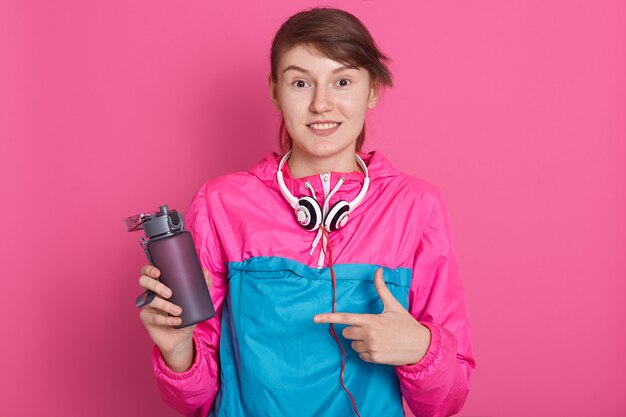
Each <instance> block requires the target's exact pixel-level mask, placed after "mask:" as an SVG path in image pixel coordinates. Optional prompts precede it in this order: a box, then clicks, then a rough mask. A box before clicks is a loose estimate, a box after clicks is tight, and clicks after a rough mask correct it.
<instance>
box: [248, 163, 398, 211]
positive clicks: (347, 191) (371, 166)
mask: <svg viewBox="0 0 626 417" xmlns="http://www.w3.org/2000/svg"><path fill="white" fill-rule="evenodd" d="M358 155H359V156H360V157H361V158H362V159H363V161H364V162H365V164H366V165H367V170H368V173H369V177H370V189H371V187H372V185H374V184H376V183H377V182H379V181H380V180H382V179H383V178H387V177H394V176H397V175H398V174H399V172H398V171H397V170H396V169H395V168H394V167H393V166H392V165H391V163H390V162H389V161H388V160H387V158H385V157H384V156H383V155H382V153H381V152H380V151H371V152H368V153H364V152H358ZM282 156H283V154H278V153H276V152H270V153H269V154H267V155H266V156H265V157H264V158H262V159H261V161H259V162H258V163H257V164H256V165H255V166H254V167H252V168H251V169H250V170H249V172H250V173H252V174H253V175H254V176H256V177H257V178H258V179H259V180H261V181H262V182H263V183H264V184H265V185H266V186H268V187H270V188H272V189H274V190H276V191H277V192H279V193H280V189H279V187H278V182H277V180H276V170H277V169H278V165H279V163H280V160H281V158H282ZM282 171H283V177H284V180H285V185H286V186H287V188H288V189H289V191H290V192H291V193H292V194H293V195H294V196H296V197H298V196H303V195H310V191H309V190H308V189H307V188H305V186H304V185H305V184H306V183H307V182H309V183H310V184H311V186H312V187H313V189H314V190H315V193H316V195H317V196H320V197H322V196H323V195H324V191H323V187H322V179H321V176H320V175H309V176H306V177H302V178H293V177H292V176H291V172H290V171H289V164H287V163H285V164H283V168H282ZM341 177H343V178H344V179H345V182H344V184H343V185H342V186H341V187H340V189H339V190H338V191H337V193H336V194H335V195H336V196H337V198H338V199H342V200H346V201H350V200H352V199H353V198H354V197H356V195H357V194H358V193H359V191H361V187H362V186H363V179H364V178H365V174H364V173H363V172H361V171H358V172H356V171H355V172H341V171H331V172H330V188H331V189H332V188H333V187H334V186H335V184H336V183H337V181H339V179H340V178H341ZM368 193H369V192H368ZM318 198H319V197H318ZM333 200H334V198H333ZM365 200H367V195H366V196H365Z"/></svg>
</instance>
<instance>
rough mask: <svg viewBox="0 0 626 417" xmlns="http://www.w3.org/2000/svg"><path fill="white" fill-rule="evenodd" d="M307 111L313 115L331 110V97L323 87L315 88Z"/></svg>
mask: <svg viewBox="0 0 626 417" xmlns="http://www.w3.org/2000/svg"><path fill="white" fill-rule="evenodd" d="M309 109H310V110H311V111H312V112H313V113H324V112H327V111H330V110H332V109H333V101H332V97H331V96H330V95H329V94H328V91H326V89H325V88H324V87H319V86H318V87H316V88H315V92H314V93H313V99H312V100H311V105H310V106H309Z"/></svg>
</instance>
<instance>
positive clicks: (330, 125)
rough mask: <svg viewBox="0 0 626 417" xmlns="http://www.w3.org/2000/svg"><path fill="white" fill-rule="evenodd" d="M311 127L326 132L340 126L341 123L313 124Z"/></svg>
mask: <svg viewBox="0 0 626 417" xmlns="http://www.w3.org/2000/svg"><path fill="white" fill-rule="evenodd" d="M309 126H311V127H312V128H313V129H315V130H326V129H332V128H334V127H337V126H339V123H312V124H310V125H309Z"/></svg>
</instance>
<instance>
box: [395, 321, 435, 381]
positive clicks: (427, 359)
mask: <svg viewBox="0 0 626 417" xmlns="http://www.w3.org/2000/svg"><path fill="white" fill-rule="evenodd" d="M420 324H422V325H423V326H426V327H428V329H429V330H430V344H429V345H428V349H427V350H426V354H425V355H424V356H423V357H422V359H420V360H419V362H417V363H413V364H410V365H400V366H396V371H397V372H400V373H407V374H414V373H417V372H421V371H423V370H424V369H427V368H429V367H430V366H432V364H433V362H435V359H436V358H437V357H439V355H440V351H441V326H440V325H438V324H435V323H422V322H420Z"/></svg>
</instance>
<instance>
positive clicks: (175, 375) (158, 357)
mask: <svg viewBox="0 0 626 417" xmlns="http://www.w3.org/2000/svg"><path fill="white" fill-rule="evenodd" d="M192 339H193V349H194V356H195V357H194V361H193V364H192V365H191V368H189V369H187V370H186V371H184V372H176V371H173V370H172V369H170V368H169V367H168V366H167V364H166V363H165V360H164V359H163V354H162V353H161V350H160V349H159V347H158V346H157V345H156V344H155V345H154V347H153V349H152V364H153V367H154V369H155V371H157V372H159V373H160V374H162V375H164V376H165V378H166V379H173V380H177V381H181V380H185V379H189V378H191V377H192V376H193V375H194V374H195V373H196V371H197V370H198V368H199V367H200V362H201V358H200V357H201V356H202V355H201V354H200V352H198V346H200V345H201V344H200V343H198V339H197V338H196V334H195V333H194V334H193V337H192Z"/></svg>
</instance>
